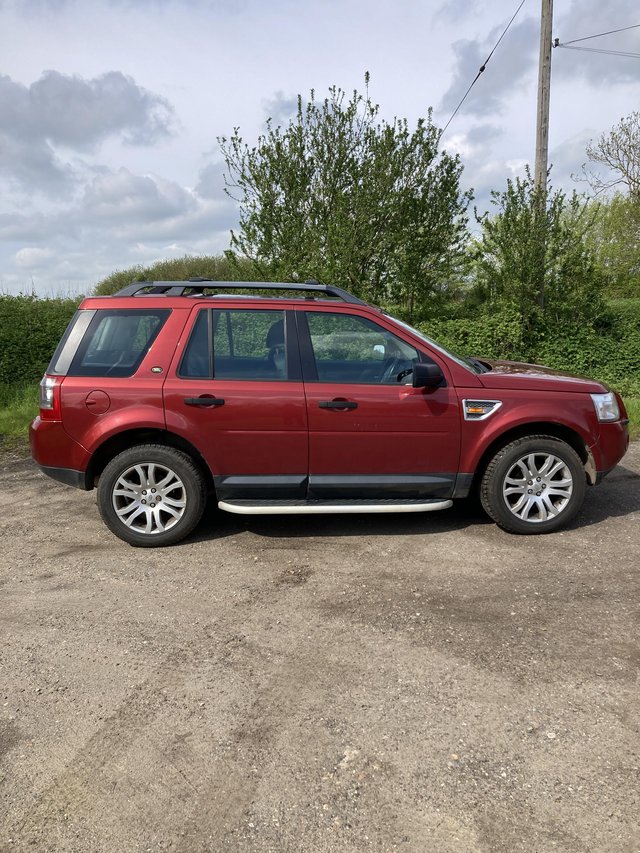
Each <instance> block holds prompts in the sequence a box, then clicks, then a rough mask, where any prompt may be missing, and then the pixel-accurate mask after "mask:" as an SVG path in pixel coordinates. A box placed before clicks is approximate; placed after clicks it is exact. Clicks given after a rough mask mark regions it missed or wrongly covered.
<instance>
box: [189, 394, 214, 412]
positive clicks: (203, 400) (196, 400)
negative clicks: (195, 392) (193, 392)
mask: <svg viewBox="0 0 640 853" xmlns="http://www.w3.org/2000/svg"><path fill="white" fill-rule="evenodd" d="M184 402H185V404H186V405H187V406H204V407H205V408H209V409H212V408H214V406H224V399H223V398H222V397H206V396H202V397H185V398H184Z"/></svg>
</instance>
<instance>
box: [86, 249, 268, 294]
mask: <svg viewBox="0 0 640 853" xmlns="http://www.w3.org/2000/svg"><path fill="white" fill-rule="evenodd" d="M190 278H209V279H211V280H212V281H264V279H262V278H260V277H256V269H255V267H254V266H253V264H251V263H249V262H248V261H246V260H244V259H242V258H238V257H235V256H234V255H233V253H231V252H226V253H225V254H224V255H185V256H184V257H182V258H171V259H169V260H163V261H156V263H154V264H150V265H149V266H147V267H145V266H142V265H140V264H138V265H137V266H134V267H129V268H128V269H125V270H117V271H116V272H114V273H111V275H109V276H107V278H104V279H103V280H102V281H101V282H99V283H98V284H97V285H96V288H95V290H94V293H95V294H96V295H97V296H109V295H111V294H112V293H116V292H117V291H118V290H121V289H122V288H123V287H126V286H127V285H128V284H131V283H132V282H134V281H187V280H188V279H190Z"/></svg>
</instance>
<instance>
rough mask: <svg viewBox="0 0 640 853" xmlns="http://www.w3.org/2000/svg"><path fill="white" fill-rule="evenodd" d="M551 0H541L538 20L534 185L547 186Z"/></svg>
mask: <svg viewBox="0 0 640 853" xmlns="http://www.w3.org/2000/svg"><path fill="white" fill-rule="evenodd" d="M552 28H553V0H542V17H541V20H540V64H539V66H538V115H537V122H536V166H535V173H534V178H535V187H536V189H544V190H546V187H547V169H548V159H549V97H550V94H551V32H552Z"/></svg>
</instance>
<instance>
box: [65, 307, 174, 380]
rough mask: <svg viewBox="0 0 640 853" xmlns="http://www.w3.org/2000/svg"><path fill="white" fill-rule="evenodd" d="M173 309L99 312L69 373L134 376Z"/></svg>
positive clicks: (76, 374) (76, 354)
mask: <svg viewBox="0 0 640 853" xmlns="http://www.w3.org/2000/svg"><path fill="white" fill-rule="evenodd" d="M170 313H171V312H170V311H168V310H166V309H158V310H150V311H149V310H138V309H130V310H127V309H122V310H112V311H96V312H95V314H94V315H93V318H92V319H91V322H90V323H89V324H88V327H87V331H86V333H85V334H84V336H83V338H82V342H81V343H80V346H79V347H78V349H77V352H76V353H75V355H74V357H73V360H72V361H71V364H70V367H69V370H68V375H69V376H133V374H134V373H135V372H136V370H137V369H138V367H140V364H141V363H142V359H143V358H144V357H145V355H146V354H147V352H148V351H149V349H150V348H151V345H152V344H153V342H154V341H155V339H156V337H157V336H158V332H159V331H160V329H161V328H162V326H163V324H164V322H165V320H166V319H167V317H168V316H169V314H170Z"/></svg>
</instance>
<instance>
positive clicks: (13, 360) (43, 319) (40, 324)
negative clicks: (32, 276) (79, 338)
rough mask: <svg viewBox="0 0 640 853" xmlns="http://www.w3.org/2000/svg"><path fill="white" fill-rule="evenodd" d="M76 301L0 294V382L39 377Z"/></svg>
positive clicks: (36, 378) (34, 379)
mask: <svg viewBox="0 0 640 853" xmlns="http://www.w3.org/2000/svg"><path fill="white" fill-rule="evenodd" d="M79 301H80V300H79V299H40V298H39V297H37V296H35V295H34V294H31V295H26V294H22V295H20V296H0V384H10V385H16V384H17V385H19V384H23V383H26V382H38V381H40V379H41V377H42V374H43V373H44V371H45V368H46V367H47V364H48V363H49V361H50V359H51V356H52V355H53V352H54V350H55V348H56V346H57V344H58V341H59V340H60V338H61V337H62V334H63V332H64V330H65V329H66V327H67V325H68V323H69V320H70V319H71V317H72V316H73V313H74V311H75V310H76V308H77V307H78V304H79Z"/></svg>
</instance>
